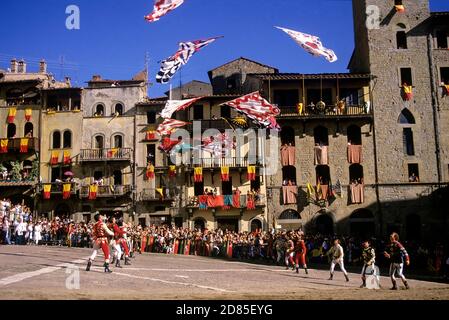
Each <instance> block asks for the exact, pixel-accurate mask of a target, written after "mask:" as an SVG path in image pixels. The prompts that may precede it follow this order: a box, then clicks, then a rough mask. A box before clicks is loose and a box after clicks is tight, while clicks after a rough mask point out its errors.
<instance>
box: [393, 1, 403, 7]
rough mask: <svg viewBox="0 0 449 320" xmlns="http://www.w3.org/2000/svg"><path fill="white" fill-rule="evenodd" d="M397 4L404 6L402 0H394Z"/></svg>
mask: <svg viewBox="0 0 449 320" xmlns="http://www.w3.org/2000/svg"><path fill="white" fill-rule="evenodd" d="M394 5H395V6H402V0H394Z"/></svg>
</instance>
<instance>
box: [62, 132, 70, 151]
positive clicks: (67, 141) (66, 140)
mask: <svg viewBox="0 0 449 320" xmlns="http://www.w3.org/2000/svg"><path fill="white" fill-rule="evenodd" d="M63 138H64V140H63V148H67V149H68V148H71V147H72V132H71V131H70V130H66V131H64V134H63Z"/></svg>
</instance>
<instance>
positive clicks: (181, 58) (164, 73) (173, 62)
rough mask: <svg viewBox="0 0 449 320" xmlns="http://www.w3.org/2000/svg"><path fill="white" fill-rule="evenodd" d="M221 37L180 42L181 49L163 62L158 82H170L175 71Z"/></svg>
mask: <svg viewBox="0 0 449 320" xmlns="http://www.w3.org/2000/svg"><path fill="white" fill-rule="evenodd" d="M218 38H221V37H216V38H210V39H207V40H195V41H187V42H180V43H179V49H178V51H176V53H175V54H174V55H173V56H171V57H169V58H167V59H165V60H163V61H162V62H161V69H160V70H159V72H158V74H157V75H156V81H157V82H158V83H168V82H169V81H170V79H171V78H172V77H173V76H174V75H175V73H176V72H177V71H178V70H179V69H180V68H181V67H182V66H183V65H185V64H187V62H188V61H189V59H190V58H191V57H192V56H193V55H194V54H195V53H196V52H198V51H199V50H200V49H202V48H203V47H205V46H207V45H209V44H211V43H212V42H214V41H215V40H217V39H218Z"/></svg>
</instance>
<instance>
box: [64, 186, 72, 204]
mask: <svg viewBox="0 0 449 320" xmlns="http://www.w3.org/2000/svg"><path fill="white" fill-rule="evenodd" d="M71 191H72V184H70V183H64V184H63V185H62V198H63V199H64V200H67V199H70V193H71Z"/></svg>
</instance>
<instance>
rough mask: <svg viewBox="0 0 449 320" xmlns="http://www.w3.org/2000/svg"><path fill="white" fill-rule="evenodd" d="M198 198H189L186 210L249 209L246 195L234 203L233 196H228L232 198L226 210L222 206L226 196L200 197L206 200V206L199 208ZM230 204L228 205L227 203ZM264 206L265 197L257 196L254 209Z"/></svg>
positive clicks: (262, 195)
mask: <svg viewBox="0 0 449 320" xmlns="http://www.w3.org/2000/svg"><path fill="white" fill-rule="evenodd" d="M200 197H201V196H194V197H191V198H190V199H189V201H188V203H187V205H186V207H187V208H192V209H203V210H206V209H216V208H222V209H223V210H226V209H231V208H234V209H250V208H249V207H248V195H246V194H245V195H240V199H239V202H237V201H236V199H235V197H234V196H229V197H232V205H229V206H228V208H226V206H225V205H224V204H226V203H225V202H226V201H225V199H224V198H225V197H227V196H223V195H218V196H202V197H205V198H204V200H206V199H207V206H206V207H204V206H201V205H200ZM229 204H230V203H229ZM265 205H266V200H265V195H264V194H259V195H257V196H255V197H254V206H255V208H260V207H264V206H265Z"/></svg>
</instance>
